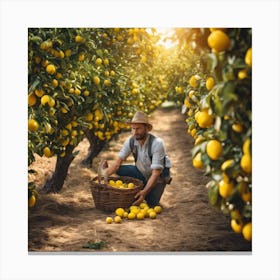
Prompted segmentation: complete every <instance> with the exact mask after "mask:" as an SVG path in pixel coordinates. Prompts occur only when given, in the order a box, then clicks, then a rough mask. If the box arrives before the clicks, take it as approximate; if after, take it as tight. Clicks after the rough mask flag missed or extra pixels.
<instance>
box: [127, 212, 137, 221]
mask: <svg viewBox="0 0 280 280" xmlns="http://www.w3.org/2000/svg"><path fill="white" fill-rule="evenodd" d="M135 217H136V214H135V213H133V212H130V213H128V215H127V218H128V219H129V220H134V219H135Z"/></svg>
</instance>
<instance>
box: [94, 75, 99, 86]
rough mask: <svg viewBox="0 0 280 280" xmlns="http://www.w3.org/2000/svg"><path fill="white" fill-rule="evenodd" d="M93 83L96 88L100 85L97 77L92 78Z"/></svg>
mask: <svg viewBox="0 0 280 280" xmlns="http://www.w3.org/2000/svg"><path fill="white" fill-rule="evenodd" d="M93 82H94V84H95V85H97V86H98V85H99V84H100V78H99V77H98V76H94V77H93Z"/></svg>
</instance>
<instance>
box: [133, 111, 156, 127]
mask: <svg viewBox="0 0 280 280" xmlns="http://www.w3.org/2000/svg"><path fill="white" fill-rule="evenodd" d="M134 123H143V124H146V125H147V126H148V130H152V129H153V126H152V124H151V123H150V122H149V118H148V116H147V115H146V114H145V113H143V112H140V111H138V112H136V113H135V115H134V116H133V118H132V120H131V121H130V122H128V124H134Z"/></svg>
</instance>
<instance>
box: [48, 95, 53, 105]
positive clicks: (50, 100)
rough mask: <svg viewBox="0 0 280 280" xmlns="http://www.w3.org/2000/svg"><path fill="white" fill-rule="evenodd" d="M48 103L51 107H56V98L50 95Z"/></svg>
mask: <svg viewBox="0 0 280 280" xmlns="http://www.w3.org/2000/svg"><path fill="white" fill-rule="evenodd" d="M48 104H49V106H50V107H54V105H55V100H54V99H53V98H52V97H50V98H49V101H48Z"/></svg>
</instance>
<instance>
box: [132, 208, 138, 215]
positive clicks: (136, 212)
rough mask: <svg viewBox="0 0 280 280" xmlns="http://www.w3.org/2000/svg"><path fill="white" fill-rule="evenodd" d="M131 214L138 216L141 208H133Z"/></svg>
mask: <svg viewBox="0 0 280 280" xmlns="http://www.w3.org/2000/svg"><path fill="white" fill-rule="evenodd" d="M130 212H131V213H134V214H135V215H137V214H138V213H139V212H140V208H139V207H137V208H132V209H131V210H130Z"/></svg>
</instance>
